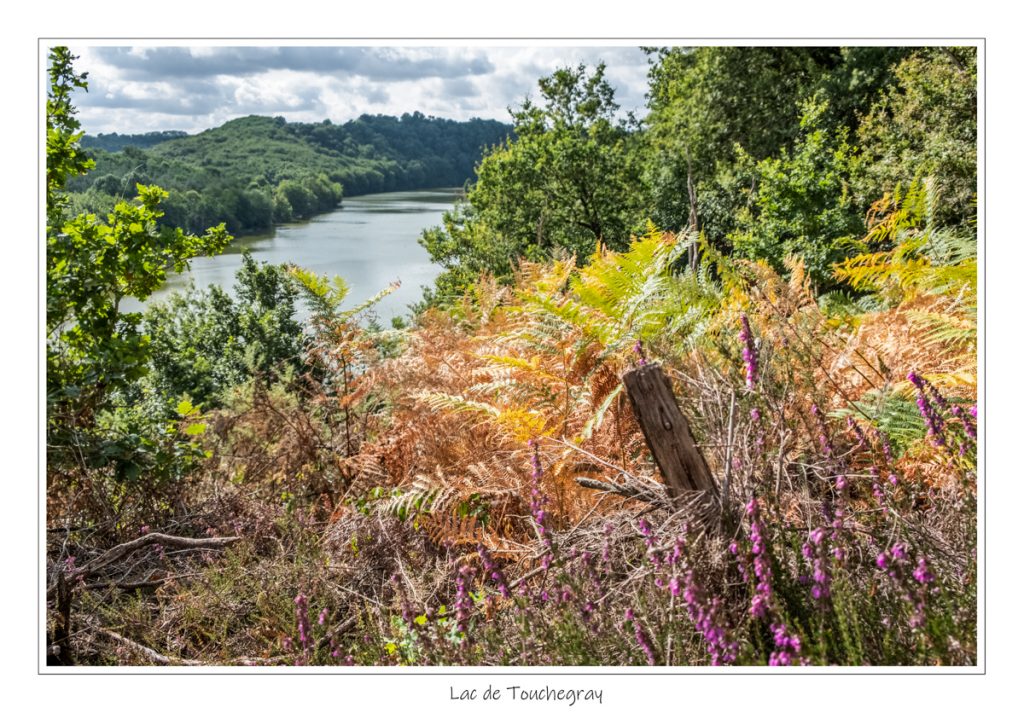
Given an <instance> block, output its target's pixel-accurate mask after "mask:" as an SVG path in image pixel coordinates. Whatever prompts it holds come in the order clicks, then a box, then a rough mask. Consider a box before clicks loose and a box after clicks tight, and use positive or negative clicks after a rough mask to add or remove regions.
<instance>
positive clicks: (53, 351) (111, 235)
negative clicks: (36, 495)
mask: <svg viewBox="0 0 1024 713" xmlns="http://www.w3.org/2000/svg"><path fill="white" fill-rule="evenodd" d="M74 59H75V58H74V57H72V56H71V54H70V53H69V52H68V51H67V49H66V48H63V47H58V48H55V49H54V50H52V51H51V54H50V80H51V82H50V83H51V88H50V94H49V96H50V99H49V100H48V102H47V110H48V116H47V143H46V146H47V243H46V286H47V290H46V333H47V354H46V356H47V409H48V414H47V416H48V419H47V423H48V433H47V442H48V445H49V446H50V447H51V456H52V457H54V458H55V459H57V460H59V459H60V458H61V457H62V456H65V455H73V456H74V457H75V458H76V459H79V460H81V457H82V453H83V452H85V451H88V450H89V449H90V448H92V447H95V448H96V449H97V450H96V451H94V454H96V455H97V456H98V457H99V460H100V461H102V460H103V458H102V456H103V453H104V452H106V453H110V452H112V451H111V449H110V448H106V450H104V449H105V447H104V445H103V436H102V434H101V433H98V432H94V431H93V427H94V426H95V424H96V423H97V414H98V412H99V411H101V410H102V409H103V408H104V407H105V406H107V405H108V404H109V403H110V401H111V399H112V397H113V396H114V394H115V392H117V391H118V390H122V391H123V390H124V389H126V388H129V387H130V386H131V385H132V384H133V383H134V382H135V381H137V380H138V379H139V378H140V377H141V376H142V375H143V374H144V373H145V371H146V368H147V366H146V364H147V359H148V357H149V339H148V337H147V336H146V335H144V334H142V333H141V332H140V330H139V328H138V327H139V321H140V319H141V317H140V316H139V315H133V314H125V313H122V312H121V311H120V304H121V301H122V300H123V299H124V298H125V297H135V298H137V299H141V300H144V299H146V298H147V297H148V296H149V295H151V294H152V293H153V292H154V291H155V290H156V289H157V288H158V287H159V286H160V285H161V284H163V282H164V280H165V278H166V272H167V270H168V269H169V268H170V269H174V270H177V271H181V270H184V269H185V268H186V267H187V266H188V260H189V259H190V258H192V257H195V256H196V255H200V254H211V253H218V252H220V251H222V250H223V249H224V247H225V246H226V245H227V243H228V241H229V240H230V239H231V236H230V235H228V233H227V231H226V230H225V228H224V226H223V225H221V226H218V227H216V228H211V229H209V230H208V231H206V233H204V234H203V235H201V236H197V235H191V234H186V233H184V232H183V231H182V230H181V229H171V228H166V227H160V226H159V225H158V219H159V218H160V217H161V216H162V215H163V214H162V212H161V210H160V207H159V206H160V201H161V200H163V199H164V198H166V196H167V193H166V192H165V191H164V190H162V189H161V188H158V187H156V186H143V185H138V186H136V191H137V197H136V198H135V199H134V200H133V201H132V202H130V203H129V202H123V201H122V202H119V203H117V204H116V205H115V206H114V209H113V211H112V212H111V213H109V214H108V215H107V216H106V218H105V219H101V218H99V217H97V216H96V215H93V214H81V215H77V216H73V217H68V216H67V215H66V214H65V209H66V206H67V205H68V201H67V197H66V195H65V192H64V187H65V186H66V184H67V181H68V179H69V178H71V177H72V176H76V175H80V174H81V173H82V172H84V171H86V170H88V168H89V167H90V165H91V164H90V162H89V161H88V160H87V159H85V158H84V157H83V155H82V154H81V149H80V146H79V143H78V142H79V139H80V138H81V134H80V133H79V132H77V128H78V122H77V121H76V120H75V119H74V108H73V107H72V105H71V103H70V92H71V88H82V89H85V88H86V82H85V76H84V75H78V74H75V72H74V70H73V67H72V61H73V60H74ZM90 442H91V443H90ZM72 445H73V446H74V448H73V449H68V448H67V447H69V446H72ZM108 445H109V444H108ZM115 450H116V449H115ZM69 451H73V454H72V453H69Z"/></svg>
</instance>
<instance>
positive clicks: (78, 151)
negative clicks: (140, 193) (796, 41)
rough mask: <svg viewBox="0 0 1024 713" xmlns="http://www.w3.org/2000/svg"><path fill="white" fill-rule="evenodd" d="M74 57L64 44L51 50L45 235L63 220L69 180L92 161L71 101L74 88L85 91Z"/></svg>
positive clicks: (90, 166)
mask: <svg viewBox="0 0 1024 713" xmlns="http://www.w3.org/2000/svg"><path fill="white" fill-rule="evenodd" d="M74 60H75V57H74V56H72V54H71V51H70V50H69V49H68V48H67V47H54V48H53V49H51V50H50V56H49V76H50V84H49V89H48V90H47V94H46V234H47V236H49V235H50V232H51V230H53V229H56V228H57V227H58V226H59V225H60V224H61V223H62V212H63V210H64V209H65V208H66V206H67V197H66V196H65V195H64V189H65V187H66V185H67V182H68V180H70V179H72V178H75V177H77V176H82V175H84V174H85V173H86V172H88V171H89V169H91V168H92V167H93V166H94V165H95V162H94V161H93V160H92V159H91V158H89V156H88V155H87V154H86V153H85V152H84V151H82V148H81V145H80V142H81V139H82V136H83V135H84V132H80V131H79V130H78V129H79V128H80V127H81V124H80V123H79V121H78V119H76V118H75V114H76V113H78V112H77V110H76V109H75V107H74V106H72V104H71V94H72V93H73V92H74V91H75V89H83V90H86V91H88V84H87V83H86V78H87V77H88V72H85V73H82V74H76V73H75V71H74V68H73V67H72V62H73V61H74Z"/></svg>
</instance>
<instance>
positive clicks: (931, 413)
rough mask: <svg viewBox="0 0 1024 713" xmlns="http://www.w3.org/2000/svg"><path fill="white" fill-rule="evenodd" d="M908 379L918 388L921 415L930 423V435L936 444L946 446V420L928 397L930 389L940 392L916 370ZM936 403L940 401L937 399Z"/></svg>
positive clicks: (934, 392)
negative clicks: (944, 430) (944, 431)
mask: <svg viewBox="0 0 1024 713" xmlns="http://www.w3.org/2000/svg"><path fill="white" fill-rule="evenodd" d="M907 379H908V380H909V381H910V383H912V384H913V385H914V387H915V388H916V389H917V408H918V410H919V411H920V412H921V416H923V417H924V420H925V423H927V424H928V435H930V436H931V437H932V439H933V440H934V441H935V444H936V445H938V446H945V445H946V437H945V436H944V435H943V429H944V428H945V421H943V419H942V416H941V414H939V412H938V411H937V410H936V409H935V407H934V406H933V405H932V403H931V401H930V400H929V399H928V391H929V390H930V391H931V392H933V395H938V393H939V392H938V391H936V390H935V387H933V386H932V385H931V384H929V383H928V382H927V381H926V380H925V379H923V378H922V377H921V376H919V375H918V374H916V373H914V372H910V373H909V374H907ZM938 398H939V399H942V397H941V396H938ZM936 403H939V402H938V401H937V402H936ZM943 403H944V400H943Z"/></svg>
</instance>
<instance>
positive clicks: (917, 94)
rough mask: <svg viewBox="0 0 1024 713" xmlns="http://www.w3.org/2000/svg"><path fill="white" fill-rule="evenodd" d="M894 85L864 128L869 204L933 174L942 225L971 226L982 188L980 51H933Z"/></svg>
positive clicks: (863, 183)
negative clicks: (980, 172)
mask: <svg viewBox="0 0 1024 713" xmlns="http://www.w3.org/2000/svg"><path fill="white" fill-rule="evenodd" d="M893 76H894V78H895V81H894V82H893V83H892V84H891V85H890V86H889V87H888V89H887V91H886V92H885V93H884V94H883V95H882V96H881V97H880V98H879V99H878V101H877V102H876V103H875V104H874V105H873V106H872V107H871V111H870V113H869V114H868V115H867V117H866V118H865V119H864V121H863V123H862V124H861V126H860V128H859V131H858V139H859V142H860V146H861V151H862V157H861V161H860V166H859V168H860V170H859V171H858V176H857V188H858V190H859V192H861V193H862V194H868V195H869V199H870V200H876V199H878V198H881V197H882V194H883V193H890V194H892V193H894V192H895V191H896V190H897V188H898V187H902V189H903V190H904V191H905V190H907V189H908V188H909V186H910V185H911V183H912V182H913V181H915V180H918V179H923V178H926V177H930V178H932V179H933V183H934V189H935V190H936V192H937V194H938V199H937V201H936V206H935V210H936V214H935V216H934V218H935V220H936V221H937V222H936V225H937V226H939V227H942V226H954V225H965V224H967V223H969V222H970V221H971V219H972V218H973V216H974V215H975V205H974V202H975V198H976V195H977V190H978V151H977V146H978V58H977V50H976V49H975V48H974V47H931V48H924V49H921V50H918V51H916V52H914V53H913V54H912V55H911V56H909V57H907V58H906V59H904V60H903V61H902V62H900V63H899V64H898V65H897V66H896V67H895V69H894V70H893Z"/></svg>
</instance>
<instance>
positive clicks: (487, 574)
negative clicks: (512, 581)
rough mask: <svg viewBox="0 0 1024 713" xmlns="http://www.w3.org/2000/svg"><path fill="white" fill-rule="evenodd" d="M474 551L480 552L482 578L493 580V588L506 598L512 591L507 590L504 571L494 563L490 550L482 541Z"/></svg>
mask: <svg viewBox="0 0 1024 713" xmlns="http://www.w3.org/2000/svg"><path fill="white" fill-rule="evenodd" d="M476 551H477V552H478V553H479V554H480V561H481V562H483V565H484V579H485V580H486V579H490V580H491V581H492V582H494V587H495V589H497V590H498V592H499V593H500V594H501V596H503V597H505V598H506V599H510V598H511V597H512V592H510V591H509V588H508V582H507V581H505V573H504V572H502V571H501V567H499V566H498V565H497V563H495V561H494V558H493V557H491V552H490V550H488V549H487V548H486V547H485V546H484V544H483V543H480V544H479V545H477V547H476Z"/></svg>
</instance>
